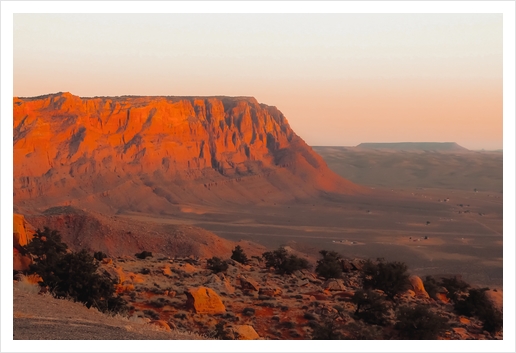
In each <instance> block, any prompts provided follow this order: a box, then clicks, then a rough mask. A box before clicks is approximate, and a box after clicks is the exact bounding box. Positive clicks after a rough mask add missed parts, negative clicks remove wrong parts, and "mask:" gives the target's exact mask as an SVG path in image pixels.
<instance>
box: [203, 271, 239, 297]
mask: <svg viewBox="0 0 516 353" xmlns="http://www.w3.org/2000/svg"><path fill="white" fill-rule="evenodd" d="M204 286H205V287H209V288H212V289H214V290H216V291H217V292H218V293H226V294H233V293H235V287H233V286H232V285H231V282H230V281H229V279H227V278H226V277H225V276H224V275H223V274H219V275H215V274H211V275H210V276H208V278H207V279H206V281H205V282H204Z"/></svg>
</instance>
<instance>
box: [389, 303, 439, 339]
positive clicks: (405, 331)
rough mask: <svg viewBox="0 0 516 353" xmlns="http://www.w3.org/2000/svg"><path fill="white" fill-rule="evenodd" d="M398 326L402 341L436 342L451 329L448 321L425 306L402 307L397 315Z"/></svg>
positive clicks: (396, 326)
mask: <svg viewBox="0 0 516 353" xmlns="http://www.w3.org/2000/svg"><path fill="white" fill-rule="evenodd" d="M396 321H397V322H396V325H395V326H394V327H395V328H396V329H397V330H398V331H399V336H400V338H401V339H409V340H435V339H437V338H438V336H439V335H440V334H441V333H443V332H444V331H446V330H447V329H448V327H449V325H448V320H447V319H446V318H444V317H441V316H439V315H437V314H435V313H433V312H431V311H430V310H429V309H428V308H427V307H426V306H424V305H416V306H415V307H406V306H405V307H401V308H400V309H399V310H398V312H397V314H396Z"/></svg>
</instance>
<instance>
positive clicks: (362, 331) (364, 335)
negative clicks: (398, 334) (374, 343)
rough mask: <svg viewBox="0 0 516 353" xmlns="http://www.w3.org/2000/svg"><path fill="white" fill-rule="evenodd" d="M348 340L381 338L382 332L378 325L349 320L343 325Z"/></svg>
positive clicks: (345, 337)
mask: <svg viewBox="0 0 516 353" xmlns="http://www.w3.org/2000/svg"><path fill="white" fill-rule="evenodd" d="M344 331H345V332H346V335H345V336H344V337H343V339H348V340H381V339H383V337H382V336H383V332H382V329H381V328H380V327H379V326H374V325H368V324H364V323H363V322H361V321H355V322H350V323H349V324H347V325H346V326H345V327H344Z"/></svg>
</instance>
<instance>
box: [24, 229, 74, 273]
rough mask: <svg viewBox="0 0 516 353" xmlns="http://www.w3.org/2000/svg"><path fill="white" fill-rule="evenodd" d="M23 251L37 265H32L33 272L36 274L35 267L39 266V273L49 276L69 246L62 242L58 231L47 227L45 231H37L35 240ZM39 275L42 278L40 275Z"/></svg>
mask: <svg viewBox="0 0 516 353" xmlns="http://www.w3.org/2000/svg"><path fill="white" fill-rule="evenodd" d="M23 250H24V251H25V252H28V253H29V254H30V255H31V256H32V259H33V260H34V263H35V265H31V268H30V271H31V272H35V270H34V266H37V268H38V271H40V272H44V273H45V274H48V275H49V274H51V272H52V269H53V268H54V267H55V266H56V263H57V261H58V260H59V259H60V258H61V257H62V256H63V255H64V254H66V252H67V250H68V245H66V244H65V243H63V242H62V241H61V234H60V233H59V232H58V231H57V230H50V229H49V228H47V227H45V228H44V229H43V231H41V230H40V229H38V230H37V231H36V234H34V238H32V240H31V242H30V243H28V244H27V245H26V246H24V247H23ZM38 274H39V275H40V276H41V274H40V273H38ZM41 277H43V276H41Z"/></svg>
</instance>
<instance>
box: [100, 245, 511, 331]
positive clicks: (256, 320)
mask: <svg viewBox="0 0 516 353" xmlns="http://www.w3.org/2000/svg"><path fill="white" fill-rule="evenodd" d="M260 260H261V259H259V258H258V257H253V258H252V259H251V260H250V262H249V264H248V265H242V264H240V263H238V262H236V261H233V260H229V261H228V262H229V266H228V269H227V270H226V271H225V272H223V273H222V272H221V273H213V271H212V270H209V269H207V259H204V258H198V257H197V258H196V257H194V256H191V257H188V258H168V257H160V256H159V255H158V256H156V255H155V256H154V257H149V258H147V259H143V260H142V259H138V258H136V257H131V256H124V257H118V258H113V259H111V258H106V259H103V260H102V264H101V267H100V268H99V270H100V271H101V272H104V273H107V274H108V275H109V276H110V277H111V278H112V279H113V280H114V281H116V282H117V283H118V284H117V291H118V292H119V295H121V296H123V298H124V299H126V300H127V301H128V302H129V305H130V315H131V316H132V317H142V318H144V319H145V320H147V321H148V322H149V323H152V324H156V325H159V326H161V327H162V328H164V329H165V330H170V329H172V330H174V329H179V330H185V331H190V332H196V333H199V334H201V335H204V336H207V337H212V338H219V339H221V338H222V339H301V340H302V339H311V338H313V334H314V330H315V329H317V327H319V328H320V327H321V326H320V325H321V324H322V323H324V322H332V323H333V324H332V325H335V327H337V328H338V329H339V330H341V332H342V333H343V335H344V338H348V339H391V338H396V332H395V330H394V328H393V327H394V324H395V311H394V310H395V308H396V307H400V306H416V305H417V304H424V305H426V306H428V307H430V308H431V311H432V312H434V313H436V314H438V315H439V316H441V317H444V318H446V319H447V320H448V321H449V325H450V328H449V329H448V330H447V331H445V332H444V334H443V335H441V336H440V337H439V339H444V340H463V339H476V340H485V339H502V338H503V333H498V334H495V335H492V334H490V333H488V332H487V331H484V330H483V329H482V323H481V322H480V321H479V320H478V319H475V318H472V317H464V316H459V315H456V314H455V313H454V309H453V305H452V304H451V303H450V301H449V299H448V298H447V297H446V294H445V293H441V294H440V295H439V296H438V299H432V298H430V297H429V295H428V293H427V292H426V290H425V288H424V286H423V283H422V281H421V279H420V278H419V277H417V276H411V277H410V281H411V284H412V289H410V290H408V291H406V292H405V293H403V294H402V295H400V296H398V297H397V298H396V302H395V303H392V304H391V305H389V306H388V312H387V316H386V317H387V319H386V320H387V321H386V323H385V325H382V326H376V325H369V324H366V323H364V322H362V320H359V319H357V318H356V317H354V312H355V311H356V309H357V307H356V305H355V304H353V302H352V297H353V295H354V294H355V292H356V291H357V290H359V289H361V287H360V276H361V269H362V266H363V263H364V260H359V259H355V260H345V261H344V262H343V267H344V270H345V272H344V275H343V279H330V280H325V279H324V278H321V277H317V276H316V275H315V274H314V273H313V272H311V271H307V270H302V271H296V272H294V273H293V274H291V275H280V274H277V273H275V272H274V271H273V270H272V269H268V268H266V267H265V265H264V263H263V262H262V261H260ZM377 292H378V293H381V291H378V290H377ZM487 294H488V295H489V296H490V297H491V298H494V299H493V300H494V301H496V298H495V297H496V296H497V295H498V296H500V295H499V294H498V293H497V292H496V291H492V290H490V291H488V293H487ZM499 299H500V298H499ZM498 304H501V301H499V303H498Z"/></svg>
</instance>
